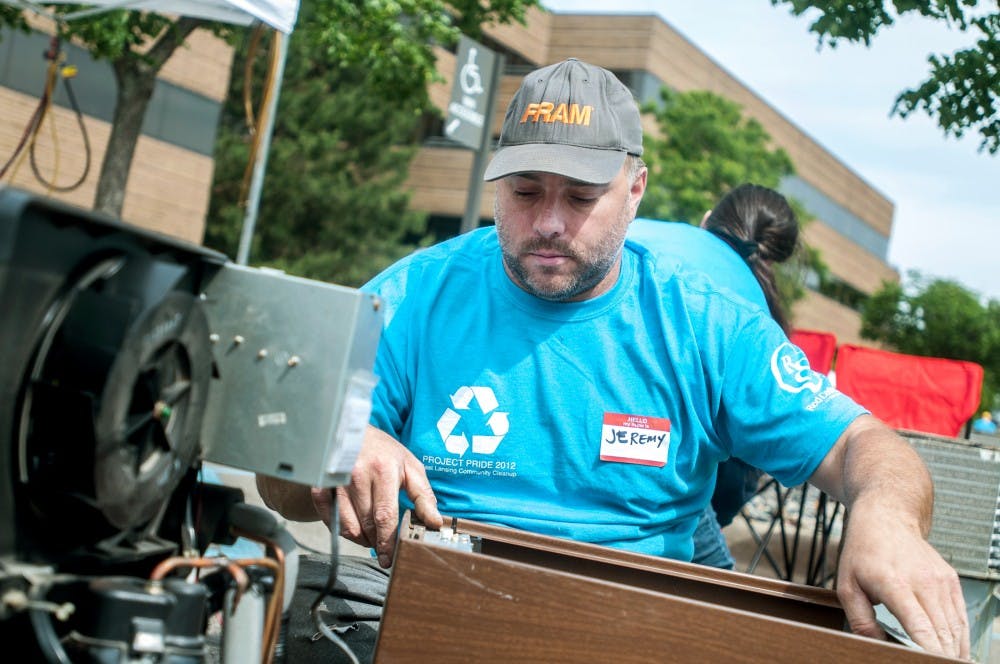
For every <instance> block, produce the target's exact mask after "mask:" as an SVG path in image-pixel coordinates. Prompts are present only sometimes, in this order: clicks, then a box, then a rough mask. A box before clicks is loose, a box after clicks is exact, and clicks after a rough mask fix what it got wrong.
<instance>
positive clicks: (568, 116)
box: [521, 101, 594, 127]
mask: <svg viewBox="0 0 1000 664" xmlns="http://www.w3.org/2000/svg"><path fill="white" fill-rule="evenodd" d="M593 110H594V107H593V106H580V105H579V104H559V105H558V106H556V105H555V104H553V103H552V102H550V101H543V102H540V103H532V104H528V107H527V108H525V109H524V115H522V116H521V124H524V123H525V122H527V121H528V120H531V121H532V122H547V123H552V122H562V123H564V124H572V125H583V126H584V127H587V126H590V114H591V112H592V111H593Z"/></svg>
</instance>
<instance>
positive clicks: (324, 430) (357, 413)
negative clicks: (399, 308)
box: [202, 264, 382, 486]
mask: <svg viewBox="0 0 1000 664" xmlns="http://www.w3.org/2000/svg"><path fill="white" fill-rule="evenodd" d="M204 298H205V311H206V313H207V315H208V320H209V328H210V331H211V333H212V341H213V354H214V358H215V362H216V367H217V373H218V375H217V377H216V378H215V379H213V381H212V385H211V387H210V388H209V406H208V409H207V415H206V418H205V424H204V428H203V436H202V442H203V446H204V448H205V458H206V459H207V460H208V461H213V462H215V463H220V464H223V465H227V466H234V467H236V468H241V469H244V470H250V471H253V472H257V473H262V474H265V475H270V476H275V477H281V478H284V479H288V480H291V481H294V482H298V483H301V484H307V485H310V486H335V485H340V484H346V483H347V481H348V479H349V476H350V470H351V467H352V466H353V465H354V460H355V458H356V457H357V451H358V449H359V448H360V445H361V436H362V434H363V432H364V429H365V427H366V426H367V424H368V418H369V415H370V412H371V389H372V388H373V387H374V385H375V378H374V376H373V375H372V373H371V370H372V366H373V365H374V362H375V351H376V349H377V347H378V341H379V337H380V334H381V320H382V314H381V310H380V309H381V307H380V301H379V300H378V298H377V296H375V295H373V294H369V293H362V292H361V291H358V290H356V289H353V288H347V287H345V286H337V285H334V284H326V283H322V282H318V281H312V280H308V279H301V278H298V277H293V276H289V275H285V274H283V273H280V272H274V271H271V270H262V269H257V268H250V267H245V266H241V265H237V264H227V265H226V266H225V267H224V269H222V270H221V271H220V272H219V274H218V275H217V276H216V277H215V278H214V279H213V280H212V281H211V283H210V284H209V286H208V288H207V289H206V293H205V295H204Z"/></svg>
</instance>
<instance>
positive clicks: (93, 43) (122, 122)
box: [0, 0, 536, 216]
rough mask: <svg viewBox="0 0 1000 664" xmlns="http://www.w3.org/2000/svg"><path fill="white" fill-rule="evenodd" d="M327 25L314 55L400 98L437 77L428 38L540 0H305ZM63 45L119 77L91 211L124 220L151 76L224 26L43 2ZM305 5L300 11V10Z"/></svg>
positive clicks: (17, 24)
mask: <svg viewBox="0 0 1000 664" xmlns="http://www.w3.org/2000/svg"><path fill="white" fill-rule="evenodd" d="M306 4H307V6H308V8H310V10H312V11H313V12H314V15H315V16H316V17H317V21H318V22H321V23H323V24H324V25H325V26H326V27H325V29H323V30H315V31H313V32H312V34H311V37H312V42H311V43H312V44H313V47H314V49H315V50H316V51H318V52H325V53H327V54H328V55H329V57H332V58H334V61H335V62H337V63H338V64H340V65H341V66H344V67H355V66H360V67H362V68H364V70H366V71H368V72H369V75H370V77H371V80H370V84H371V85H373V86H385V87H384V88H382V89H386V90H394V91H395V94H397V95H410V94H423V95H424V96H425V97H426V82H427V81H428V80H430V79H431V78H433V77H434V76H435V73H434V72H435V69H434V58H433V48H432V46H433V44H434V43H435V42H437V43H449V42H450V41H452V40H455V39H457V37H458V33H459V31H460V30H472V31H473V32H472V34H478V26H480V25H481V24H482V23H486V22H490V21H510V20H523V17H524V12H525V10H526V9H527V7H528V6H531V5H534V4H536V0H455V1H454V2H444V1H443V0H361V1H359V0H310V2H308V3H306ZM40 5H41V6H42V7H44V8H45V10H46V11H47V12H48V13H49V14H50V15H51V16H53V17H54V18H55V20H56V22H57V23H56V24H57V29H58V33H59V36H60V37H61V39H62V40H63V41H67V40H73V41H74V42H75V43H77V44H80V45H81V46H83V47H84V48H86V49H88V50H89V51H90V53H91V55H92V56H93V57H94V58H95V59H98V60H106V61H108V62H109V63H110V64H111V66H112V69H113V71H114V75H115V80H116V82H117V83H118V90H117V98H116V103H115V111H114V116H113V119H112V129H111V135H110V137H109V139H108V145H107V150H106V152H105V155H104V161H103V163H102V164H101V171H100V175H99V179H98V183H97V194H96V196H95V200H94V207H95V209H98V210H101V211H103V212H106V213H108V214H110V215H113V216H120V215H121V209H122V204H123V202H124V199H125V185H126V183H127V182H128V174H129V170H130V168H131V165H132V158H133V155H134V154H135V147H136V144H137V142H138V140H139V135H140V131H141V129H142V121H143V118H144V117H145V113H146V108H147V107H148V105H149V100H150V99H151V98H152V95H153V90H154V88H155V86H156V77H157V75H158V74H159V72H160V70H161V69H162V68H163V65H164V64H165V63H166V62H167V60H168V59H169V58H170V56H171V55H173V53H174V52H175V51H176V50H177V49H178V48H179V47H180V46H181V45H182V44H183V43H184V41H185V40H186V39H187V38H188V36H189V35H190V34H191V33H192V32H193V31H194V30H196V29H198V28H206V29H210V30H212V31H213V32H215V33H216V34H218V35H220V36H223V37H228V38H233V35H234V34H242V31H240V30H234V29H233V28H232V27H230V26H226V25H222V24H218V23H211V22H208V21H204V20H201V19H197V18H190V17H181V18H179V19H174V18H172V17H166V16H162V15H159V14H155V13H150V12H138V11H128V10H115V11H108V12H103V13H98V14H93V15H90V16H86V17H82V18H77V19H74V20H72V21H65V20H63V17H64V16H66V15H68V14H70V13H72V12H75V11H77V10H79V9H80V5H61V4H60V5H45V4H44V3H40ZM303 9H305V8H303ZM23 11H24V10H22V9H20V8H18V7H11V6H7V5H0V26H3V25H7V26H11V27H13V28H15V29H19V30H27V29H28V27H27V24H26V22H25V20H24V15H23Z"/></svg>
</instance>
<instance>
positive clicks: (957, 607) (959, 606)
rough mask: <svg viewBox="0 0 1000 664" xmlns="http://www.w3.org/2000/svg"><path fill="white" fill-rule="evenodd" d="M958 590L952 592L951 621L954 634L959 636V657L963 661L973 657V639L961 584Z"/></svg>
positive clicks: (958, 584)
mask: <svg viewBox="0 0 1000 664" xmlns="http://www.w3.org/2000/svg"><path fill="white" fill-rule="evenodd" d="M956 586H957V589H953V590H952V594H951V597H952V610H953V612H954V613H953V616H954V617H953V618H952V621H951V629H952V632H953V633H955V634H957V635H958V656H959V657H960V658H962V659H970V658H971V657H972V643H971V641H972V637H971V635H970V634H969V616H968V614H967V613H966V606H965V597H964V596H963V595H962V584H961V582H959V583H957V584H956Z"/></svg>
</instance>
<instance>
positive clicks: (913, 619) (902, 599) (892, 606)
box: [882, 585, 958, 655]
mask: <svg viewBox="0 0 1000 664" xmlns="http://www.w3.org/2000/svg"><path fill="white" fill-rule="evenodd" d="M882 599H883V603H884V604H885V606H886V607H887V608H888V609H889V610H890V611H892V615H894V616H895V617H896V619H897V620H898V621H899V624H900V625H902V626H903V629H904V630H906V633H907V634H908V635H909V637H910V638H911V639H913V641H914V642H915V643H916V644H917V645H919V646H920V647H922V648H924V649H925V650H927V651H929V652H932V653H944V654H953V655H957V654H958V652H957V650H956V651H954V652H953V648H952V646H953V644H952V642H951V633H950V631H948V633H947V637H946V639H945V640H944V642H942V639H941V637H942V636H943V634H942V633H939V631H938V626H937V625H935V623H934V619H933V617H932V616H931V615H929V614H928V613H927V610H925V609H924V606H923V605H922V604H921V602H920V601H919V600H918V598H917V596H916V595H914V594H913V589H912V588H910V587H903V586H899V585H897V586H895V587H894V589H893V590H891V591H889V592H887V593H886V594H885V597H883V598H882ZM928 605H929V606H930V605H933V603H932V602H928ZM938 613H939V615H938V619H939V620H940V612H938ZM946 631H947V630H946Z"/></svg>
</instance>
